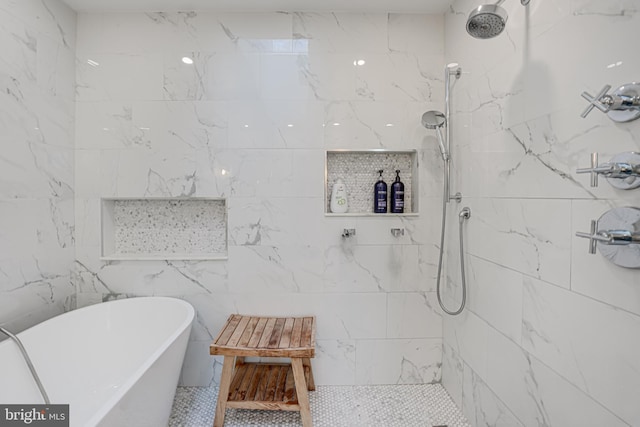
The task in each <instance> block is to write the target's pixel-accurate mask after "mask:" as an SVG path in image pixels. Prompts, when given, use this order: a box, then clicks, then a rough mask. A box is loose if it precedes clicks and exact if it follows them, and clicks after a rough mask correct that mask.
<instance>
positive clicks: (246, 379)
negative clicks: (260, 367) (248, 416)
mask: <svg viewBox="0 0 640 427" xmlns="http://www.w3.org/2000/svg"><path fill="white" fill-rule="evenodd" d="M244 366H246V372H245V374H244V376H243V377H242V382H241V383H240V386H239V387H238V391H237V393H236V396H235V398H234V400H245V398H246V397H247V390H248V389H249V385H250V384H251V379H252V378H253V376H254V374H255V371H256V365H255V364H254V363H247V364H245V365H244Z"/></svg>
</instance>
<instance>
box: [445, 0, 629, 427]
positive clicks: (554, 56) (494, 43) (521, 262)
mask: <svg viewBox="0 0 640 427" xmlns="http://www.w3.org/2000/svg"><path fill="white" fill-rule="evenodd" d="M477 6H478V4H477V2H475V1H470V0H458V1H456V2H455V3H454V5H453V6H452V8H451V10H450V12H449V13H447V14H446V17H445V22H446V23H445V45H446V48H445V58H446V60H447V62H453V61H455V62H459V63H460V65H461V66H462V67H463V69H464V71H466V72H468V73H469V74H464V75H463V77H462V79H461V80H459V81H458V82H457V83H456V86H455V88H454V90H453V93H454V94H453V103H454V111H455V113H454V119H455V123H454V130H453V133H454V141H453V145H454V147H455V148H454V155H455V157H454V159H457V162H456V164H455V165H454V168H455V171H456V172H455V181H456V184H454V185H456V186H458V188H460V190H461V191H462V192H463V194H464V195H465V196H466V197H465V204H467V205H468V206H470V207H471V209H472V218H471V220H470V221H469V222H468V224H467V226H466V231H465V232H466V236H467V241H468V244H467V251H466V253H467V267H468V283H469V286H470V288H469V299H468V301H469V307H468V310H467V311H466V312H465V313H464V314H463V315H461V316H460V317H457V318H446V319H445V320H444V325H443V330H444V347H443V358H444V360H443V383H444V385H445V387H446V388H447V390H448V391H449V392H450V394H451V395H452V397H453V398H454V400H456V401H457V402H458V404H459V405H461V407H462V408H463V411H464V413H465V415H466V416H467V417H468V419H469V420H470V421H471V422H472V424H473V425H487V426H509V427H513V426H543V425H544V426H550V427H555V426H559V427H572V426H600V425H606V426H636V425H640V410H639V409H638V406H637V392H636V391H637V390H638V389H639V388H640V362H639V361H640V344H638V340H637V339H636V338H635V337H637V335H638V333H639V332H640V270H630V269H624V268H620V267H616V266H614V265H612V264H611V263H609V262H608V261H607V260H606V259H604V258H603V257H602V256H600V255H599V254H598V255H590V254H588V253H587V249H588V244H587V241H586V240H584V239H580V238H577V237H575V232H576V231H588V229H589V222H590V220H591V219H597V218H598V217H600V215H602V214H603V213H604V212H605V211H607V210H608V209H610V208H611V207H614V206H628V205H630V206H637V207H640V193H639V192H638V191H639V190H635V191H627V192H625V191H622V190H617V189H615V188H613V187H612V186H610V185H609V184H608V183H607V182H606V180H604V179H601V180H600V185H599V186H598V187H597V188H591V187H590V186H589V178H588V175H578V174H576V173H575V170H576V168H578V167H587V166H588V165H589V156H590V153H591V152H594V151H597V152H599V153H600V159H601V161H607V160H608V159H609V158H611V157H612V156H613V155H615V154H617V153H619V152H623V151H638V150H640V121H635V122H630V123H618V124H617V123H614V122H612V121H610V120H609V119H608V118H607V117H606V116H605V115H604V114H602V113H600V112H598V111H594V112H592V113H591V114H590V115H589V116H588V117H587V118H586V119H582V118H581V117H580V113H581V112H582V111H583V110H584V108H585V107H586V101H584V100H583V99H582V98H581V97H580V94H581V93H582V91H589V92H591V93H597V92H598V91H599V90H600V88H601V87H602V86H604V85H605V84H610V85H612V86H613V87H617V86H619V85H622V84H624V83H628V82H631V81H637V80H638V76H637V70H638V68H639V66H640V58H638V56H637V55H635V51H636V50H637V49H635V44H634V40H635V38H636V37H635V34H636V28H637V26H638V24H639V23H640V2H638V1H637V0H621V1H615V2H603V1H590V0H559V1H552V2H550V1H545V2H543V1H535V0H533V1H531V3H530V4H529V6H528V7H526V8H525V7H523V6H522V5H521V4H520V2H516V1H513V2H506V3H504V4H503V7H505V8H506V10H507V12H508V14H509V20H508V22H507V27H506V30H505V32H504V33H503V34H502V35H500V36H499V37H497V38H495V39H491V40H476V39H473V38H471V37H469V36H468V35H467V34H466V31H465V29H464V25H465V22H466V19H467V16H468V14H469V12H470V11H471V10H472V9H473V8H474V7H477ZM452 220H453V219H452ZM449 242H450V244H451V245H454V246H455V244H456V243H457V230H456V232H455V233H452V234H451V235H450V236H449ZM451 261H452V263H451V265H455V264H454V263H453V261H455V259H452V260H451ZM448 274H449V279H450V282H452V283H449V284H448V287H447V290H448V291H449V293H450V296H449V297H448V298H447V300H448V302H449V303H451V304H453V303H455V301H456V298H458V297H459V273H458V272H457V270H455V269H454V268H453V267H452V268H450V270H449V271H448Z"/></svg>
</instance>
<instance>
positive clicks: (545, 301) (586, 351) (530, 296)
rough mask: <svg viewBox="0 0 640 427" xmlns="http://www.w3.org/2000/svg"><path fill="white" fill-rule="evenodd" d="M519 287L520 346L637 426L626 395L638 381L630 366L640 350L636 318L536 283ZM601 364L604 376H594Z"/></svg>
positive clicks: (633, 366) (634, 365) (635, 369)
mask: <svg viewBox="0 0 640 427" xmlns="http://www.w3.org/2000/svg"><path fill="white" fill-rule="evenodd" d="M524 289H525V293H524V295H525V298H524V307H523V318H522V327H523V340H522V344H523V347H524V348H525V349H526V350H527V351H528V352H530V353H531V354H532V355H534V356H536V357H537V358H538V359H540V360H541V361H542V362H544V363H545V364H547V365H548V366H550V367H551V368H552V369H554V370H555V371H556V372H558V373H559V374H561V375H562V376H563V377H564V378H566V379H567V380H568V381H570V382H571V383H572V384H574V385H575V386H576V387H577V388H579V389H581V390H583V391H585V392H587V393H589V394H590V395H591V396H593V398H594V399H595V400H597V401H598V402H600V403H601V404H602V405H604V406H605V407H606V408H609V409H610V410H611V411H612V412H614V413H615V414H618V415H619V416H620V417H621V418H622V419H623V420H625V421H626V422H627V423H629V424H630V425H635V424H637V423H638V422H639V420H640V414H638V411H636V410H635V409H633V403H632V402H633V401H634V399H633V397H632V396H633V390H635V388H636V387H637V384H639V383H640V377H639V376H638V375H637V373H638V372H640V369H639V368H638V366H637V363H636V362H634V361H636V360H639V359H640V357H638V354H639V353H640V346H638V345H637V343H636V341H635V340H634V338H633V337H634V336H635V335H636V332H637V330H638V328H639V327H640V317H639V316H637V315H633V314H631V313H628V312H625V311H621V310H619V309H617V308H615V307H613V306H610V305H607V304H603V303H600V302H596V301H594V300H592V299H591V298H587V297H581V296H576V295H575V294H573V293H572V292H570V291H567V290H563V289H560V288H557V287H554V286H551V285H548V284H545V283H542V282H539V281H532V282H531V283H527V284H525V287H524ZM567 307H571V312H570V313H569V312H568V311H567ZM612 331H615V332H614V333H612ZM594 342H597V343H598V345H596V346H594ZM602 366H608V367H609V368H608V369H607V375H606V376H603V375H601V374H600V372H601V371H600V369H601V367H602Z"/></svg>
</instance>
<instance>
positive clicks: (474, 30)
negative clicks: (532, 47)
mask: <svg viewBox="0 0 640 427" xmlns="http://www.w3.org/2000/svg"><path fill="white" fill-rule="evenodd" d="M507 17H508V16H507V11H506V10H504V9H503V8H501V7H500V6H498V5H496V4H483V5H481V6H478V7H477V8H475V9H474V10H472V11H471V13H470V14H469V18H468V19H467V32H468V33H469V35H471V37H475V38H477V39H490V38H493V37H495V36H497V35H498V34H500V33H501V32H502V30H504V27H505V24H506V23H507Z"/></svg>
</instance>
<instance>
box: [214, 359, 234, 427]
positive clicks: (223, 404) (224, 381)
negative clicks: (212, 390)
mask: <svg viewBox="0 0 640 427" xmlns="http://www.w3.org/2000/svg"><path fill="white" fill-rule="evenodd" d="M234 365H235V357H233V356H225V357H224V362H223V364H222V376H221V377H220V389H219V390H218V403H217V405H216V416H215V418H214V419H213V427H222V426H224V413H225V411H226V409H227V399H229V387H230V386H231V377H232V375H233V368H234Z"/></svg>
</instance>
